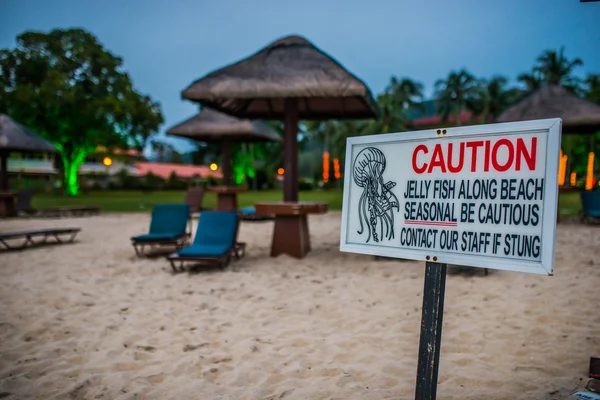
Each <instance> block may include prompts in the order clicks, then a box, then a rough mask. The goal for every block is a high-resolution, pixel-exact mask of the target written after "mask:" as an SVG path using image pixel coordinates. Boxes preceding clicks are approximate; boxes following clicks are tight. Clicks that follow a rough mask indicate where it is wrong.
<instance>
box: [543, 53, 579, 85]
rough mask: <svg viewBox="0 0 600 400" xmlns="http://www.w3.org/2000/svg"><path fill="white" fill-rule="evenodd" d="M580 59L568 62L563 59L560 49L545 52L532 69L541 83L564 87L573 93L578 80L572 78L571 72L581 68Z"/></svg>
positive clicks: (566, 59)
mask: <svg viewBox="0 0 600 400" xmlns="http://www.w3.org/2000/svg"><path fill="white" fill-rule="evenodd" d="M582 65H583V61H582V60H581V59H580V58H575V59H574V60H569V59H568V58H567V57H565V49H564V47H561V48H560V49H559V50H558V51H555V50H546V51H544V52H543V53H542V54H541V55H540V56H539V57H538V58H537V65H536V66H534V67H533V70H534V71H535V72H538V73H539V74H540V75H541V77H542V81H543V82H545V83H547V84H550V85H559V86H565V87H567V88H569V89H571V90H573V91H578V90H579V86H580V83H581V82H580V79H579V78H577V77H575V76H573V70H574V69H575V68H576V67H578V66H582Z"/></svg>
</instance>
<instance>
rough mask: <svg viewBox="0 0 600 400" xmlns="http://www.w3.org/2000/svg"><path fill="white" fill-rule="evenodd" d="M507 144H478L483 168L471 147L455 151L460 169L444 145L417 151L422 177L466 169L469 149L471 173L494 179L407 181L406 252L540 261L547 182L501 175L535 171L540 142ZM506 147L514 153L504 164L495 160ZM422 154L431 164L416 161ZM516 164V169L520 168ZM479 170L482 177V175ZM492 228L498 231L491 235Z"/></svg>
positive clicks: (415, 164)
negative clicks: (430, 251) (434, 251)
mask: <svg viewBox="0 0 600 400" xmlns="http://www.w3.org/2000/svg"><path fill="white" fill-rule="evenodd" d="M503 141H504V142H503ZM503 141H502V140H501V141H499V142H500V144H498V143H499V142H496V143H495V144H491V143H490V141H485V142H484V141H478V142H477V144H478V145H479V146H477V147H480V148H481V150H483V151H485V154H486V155H487V157H486V159H485V160H484V162H483V163H477V162H476V156H477V154H478V153H477V152H476V150H479V149H478V148H475V147H476V146H473V145H471V146H470V143H472V142H466V143H460V144H459V146H458V149H456V150H458V151H460V152H461V154H460V156H461V157H460V159H459V161H457V162H456V163H454V164H455V165H453V163H452V159H453V158H452V150H453V149H452V144H449V145H448V147H446V148H445V149H444V148H443V147H442V146H441V145H439V144H438V145H436V146H435V147H434V148H433V149H428V148H427V147H426V146H425V145H420V146H417V147H416V149H415V151H414V153H413V169H414V170H415V172H417V173H418V174H423V175H426V174H427V173H428V172H429V173H431V172H435V170H436V169H438V170H439V171H440V172H442V173H443V172H446V171H449V170H450V171H451V169H452V168H454V169H455V170H457V169H459V168H460V169H462V168H464V167H465V165H463V164H465V163H466V162H465V159H467V160H468V157H465V154H464V153H465V152H468V151H469V149H470V150H472V154H470V156H471V157H470V160H471V162H470V163H469V165H466V167H467V168H468V169H470V171H472V172H490V170H491V172H493V175H495V177H493V178H492V177H490V178H478V179H473V178H472V179H415V180H408V181H407V183H406V187H404V188H403V196H402V197H403V198H404V205H403V206H404V207H403V209H402V210H401V212H402V213H403V216H404V224H405V225H404V226H403V227H402V229H401V230H400V235H399V236H400V237H399V239H400V245H401V246H402V247H409V248H427V249H437V250H442V251H450V252H462V253H477V254H488V255H497V256H505V257H510V258H524V259H539V258H540V256H541V254H540V252H541V229H539V228H538V229H536V227H539V226H540V225H541V216H542V204H543V197H544V179H543V178H531V177H525V178H514V177H510V174H506V175H508V176H507V177H506V178H504V177H500V176H499V175H500V174H498V173H499V172H500V173H501V172H505V171H508V170H509V169H510V168H511V167H512V170H513V171H514V170H517V171H518V170H521V169H524V168H527V169H529V170H535V163H536V151H535V150H536V140H535V138H533V140H531V141H530V142H529V143H526V142H524V141H523V140H522V139H519V140H517V141H516V142H512V141H509V140H508V139H503ZM527 144H529V145H530V146H527ZM502 145H504V146H507V147H508V149H507V150H508V151H509V153H508V157H506V156H505V157H504V161H500V160H499V159H495V155H494V153H498V150H499V147H500V146H502ZM528 147H529V148H528ZM444 150H446V151H444ZM418 152H421V154H420V155H421V156H423V155H429V156H430V158H425V160H426V161H423V157H420V158H419V157H417V156H418V155H419V154H418ZM448 153H449V154H448ZM436 154H437V155H436ZM505 154H506V153H505ZM445 155H446V158H445V157H444V156H445ZM419 160H421V161H419ZM521 161H522V162H521ZM514 163H517V165H516V168H515V166H514V165H513V164H514ZM509 164H510V165H509ZM478 168H481V169H482V171H477V169H478ZM451 172H454V171H451ZM478 175H479V174H478ZM489 175H492V174H489ZM502 175H505V174H502ZM438 176H439V175H438ZM513 176H514V175H513ZM490 226H495V227H496V228H495V229H486V227H490ZM532 228H533V229H532Z"/></svg>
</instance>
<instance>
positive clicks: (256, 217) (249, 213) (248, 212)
mask: <svg viewBox="0 0 600 400" xmlns="http://www.w3.org/2000/svg"><path fill="white" fill-rule="evenodd" d="M239 211H240V214H241V217H242V219H243V220H244V221H266V220H271V219H275V217H274V216H273V215H263V214H257V213H256V209H255V208H254V207H242V208H240V210H239Z"/></svg>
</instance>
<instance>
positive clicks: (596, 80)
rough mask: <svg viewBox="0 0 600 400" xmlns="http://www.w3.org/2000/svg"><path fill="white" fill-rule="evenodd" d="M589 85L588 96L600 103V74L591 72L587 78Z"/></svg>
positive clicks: (590, 99)
mask: <svg viewBox="0 0 600 400" xmlns="http://www.w3.org/2000/svg"><path fill="white" fill-rule="evenodd" d="M585 84H586V85H587V94H586V98H587V99H588V100H589V101H592V102H594V103H596V104H600V74H589V75H588V76H587V78H586V79H585Z"/></svg>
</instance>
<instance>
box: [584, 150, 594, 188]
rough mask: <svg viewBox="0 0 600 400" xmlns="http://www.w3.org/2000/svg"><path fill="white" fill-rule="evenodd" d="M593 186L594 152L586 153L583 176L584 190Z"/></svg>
mask: <svg viewBox="0 0 600 400" xmlns="http://www.w3.org/2000/svg"><path fill="white" fill-rule="evenodd" d="M593 187H594V153H593V152H591V153H589V154H588V165H587V176H586V177H585V190H592V188H593Z"/></svg>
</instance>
